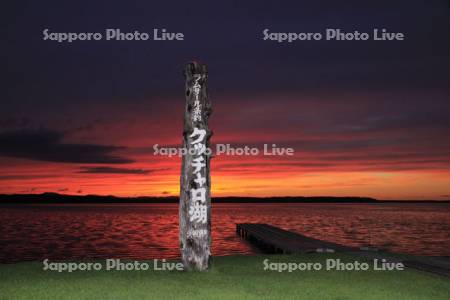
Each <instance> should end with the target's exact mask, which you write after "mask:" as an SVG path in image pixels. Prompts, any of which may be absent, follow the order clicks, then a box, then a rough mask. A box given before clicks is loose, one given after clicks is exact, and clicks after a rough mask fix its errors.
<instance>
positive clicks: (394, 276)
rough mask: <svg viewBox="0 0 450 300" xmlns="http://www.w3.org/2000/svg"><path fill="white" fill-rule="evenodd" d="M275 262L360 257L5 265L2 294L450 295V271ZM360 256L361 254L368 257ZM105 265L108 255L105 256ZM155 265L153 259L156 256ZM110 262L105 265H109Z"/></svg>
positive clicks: (89, 296)
mask: <svg viewBox="0 0 450 300" xmlns="http://www.w3.org/2000/svg"><path fill="white" fill-rule="evenodd" d="M266 258H268V259H269V260H270V262H297V263H300V262H321V263H324V262H325V260H326V259H328V258H339V259H341V260H342V261H345V262H350V261H354V260H355V258H354V257H350V256H346V255H342V254H329V255H328V254H327V255H319V254H310V255H292V256H290V255H284V256H234V257H215V258H214V259H213V265H212V268H211V270H210V271H208V272H204V273H200V272H180V271H154V270H151V271H105V270H101V271H76V272H73V273H58V272H56V271H44V270H43V264H42V263H41V262H25V263H17V264H3V265H0V299H191V300H192V299H259V300H260V299H321V300H322V299H427V300H429V299H449V297H450V280H449V279H448V278H446V277H440V276H437V275H432V274H427V273H421V272H419V271H414V270H405V271H373V270H371V271H325V270H321V271H294V272H291V273H289V272H282V273H280V272H277V271H264V270H263V268H264V264H263V261H264V259H266ZM357 260H359V261H362V260H361V258H358V259H357ZM99 262H101V263H102V264H103V265H104V261H99ZM151 264H152V266H153V262H152V263H151ZM103 269H104V268H103Z"/></svg>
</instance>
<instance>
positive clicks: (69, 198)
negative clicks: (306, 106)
mask: <svg viewBox="0 0 450 300" xmlns="http://www.w3.org/2000/svg"><path fill="white" fill-rule="evenodd" d="M178 202H179V198H178V197H174V196H170V197H153V196H142V197H116V196H101V195H66V194H58V193H43V194H4V195H0V204H2V203H5V204H6V203H12V204H14V203H17V204H40V203H43V204H58V203H61V204H65V203H82V204H89V203H93V204H94V203H178ZM212 202H213V203H261V204H264V203H450V201H447V200H444V201H441V200H378V199H374V198H370V197H332V196H319V197H302V196H292V197H290V196H286V197H214V198H212Z"/></svg>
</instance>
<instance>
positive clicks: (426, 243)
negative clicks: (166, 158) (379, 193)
mask: <svg viewBox="0 0 450 300" xmlns="http://www.w3.org/2000/svg"><path fill="white" fill-rule="evenodd" d="M212 220H213V225H212V226H213V246H212V253H213V255H234V254H245V255H248V254H253V253H258V250H257V249H255V248H253V247H252V246H251V245H249V244H248V243H247V242H245V241H243V240H242V239H241V238H239V237H238V236H237V235H236V233H235V223H245V222H247V223H250V222H259V223H268V224H272V225H275V226H279V227H281V228H284V229H287V230H293V231H296V232H299V233H302V234H304V235H307V236H310V237H314V238H318V239H323V240H327V241H332V242H337V243H341V244H345V245H353V246H362V245H372V246H375V247H378V248H382V249H387V250H391V251H395V252H403V253H411V254H419V255H439V256H449V255H450V251H449V249H450V236H449V233H450V204H442V203H441V204H397V203H395V204H384V203H383V204H213V216H212ZM178 257H179V250H178V205H176V204H89V205H86V204H64V205H53V204H36V205H34V204H33V205H5V204H3V205H0V262H3V263H6V262H16V261H24V260H42V259H44V258H49V259H55V260H59V259H71V260H73V259H94V258H132V259H150V258H178Z"/></svg>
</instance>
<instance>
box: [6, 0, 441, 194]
mask: <svg viewBox="0 0 450 300" xmlns="http://www.w3.org/2000/svg"><path fill="white" fill-rule="evenodd" d="M87 3H89V4H87ZM87 3H83V1H77V2H73V3H71V4H66V3H64V2H62V1H58V2H56V1H55V2H54V3H51V2H49V1H39V2H36V1H28V3H27V4H23V3H21V4H19V3H14V4H11V3H9V4H8V5H10V7H8V9H7V10H5V11H4V12H3V13H4V14H7V15H6V16H3V19H4V20H5V21H6V24H8V25H7V26H6V28H5V29H6V36H5V37H4V42H3V45H2V48H3V49H2V52H3V57H4V60H5V62H6V66H5V67H3V68H2V69H3V72H2V78H1V79H2V82H3V86H4V88H2V97H1V104H2V105H1V109H0V193H43V192H59V193H66V194H79V195H84V194H102V195H105V194H111V195H117V196H142V195H156V196H175V195H178V193H179V175H180V174H179V173H180V168H181V159H180V158H179V157H172V158H168V157H162V156H155V155H153V149H152V147H153V145H154V144H159V145H164V146H170V147H179V146H180V143H181V139H182V136H181V133H182V118H183V109H184V101H185V99H184V79H183V76H182V73H181V72H182V69H183V65H184V64H185V63H186V62H188V61H190V60H193V59H196V60H199V61H201V62H203V63H206V64H207V65H208V68H209V87H208V88H209V92H210V97H211V101H212V105H213V114H212V116H211V119H210V124H209V125H210V128H211V129H212V130H213V131H214V135H213V137H212V142H213V143H214V144H216V143H229V144H231V145H232V146H235V147H238V146H243V145H248V146H251V147H257V148H259V149H262V147H263V144H264V143H268V144H273V143H275V144H277V145H278V146H280V147H290V148H293V149H294V151H295V155H294V156H281V157H271V156H263V155H259V156H234V157H233V156H224V155H222V156H216V157H214V158H213V159H212V163H211V166H212V171H211V176H212V194H213V196H284V195H290V196H294V195H298V196H369V197H375V198H378V199H417V200H424V199H435V200H450V84H449V83H450V75H449V70H450V39H449V37H450V18H449V17H450V5H449V3H448V1H444V0H442V1H437V0H433V1H410V2H408V3H407V4H405V3H406V2H404V3H403V4H402V5H400V4H394V3H391V1H371V3H372V4H370V1H369V2H364V3H363V4H362V2H361V1H346V2H345V3H346V4H342V3H339V4H338V3H336V1H292V2H291V1H287V2H285V3H284V4H282V5H281V4H280V2H277V1H269V2H267V3H264V4H263V3H261V2H260V1H239V2H238V1H226V3H222V4H219V3H215V4H212V3H211V4H207V3H209V2H205V3H203V2H202V3H200V2H199V3H198V4H197V3H192V2H186V3H185V4H180V3H177V4H173V3H170V2H169V1H167V2H164V3H165V4H163V3H162V1H159V2H155V3H151V1H131V2H126V5H125V4H123V6H121V5H119V4H115V3H111V2H110V1H104V2H103V3H101V1H99V2H97V3H96V4H94V3H91V2H87ZM174 5H176V6H177V9H176V10H173V9H172V8H173V6H174ZM45 28H48V29H50V30H51V31H53V32H104V30H105V28H120V29H121V30H122V31H124V32H127V31H133V30H138V31H141V32H152V31H153V28H166V29H167V31H171V32H183V33H184V35H185V41H170V42H158V41H84V42H80V41H78V42H73V43H70V44H69V43H58V42H55V41H44V40H42V36H43V35H42V31H43V30H44V29H45ZM265 28H269V29H270V30H271V31H273V32H289V31H291V32H324V31H325V29H326V28H341V29H342V30H345V31H354V30H358V31H361V32H372V30H373V28H386V29H388V30H389V31H393V32H402V33H404V34H405V35H406V40H405V41H303V42H295V43H291V44H289V43H277V42H273V41H272V42H271V41H263V40H262V37H263V35H262V30H264V29H265Z"/></svg>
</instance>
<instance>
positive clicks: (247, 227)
mask: <svg viewBox="0 0 450 300" xmlns="http://www.w3.org/2000/svg"><path fill="white" fill-rule="evenodd" d="M236 233H237V234H238V235H240V236H241V237H242V238H244V239H246V240H247V241H249V242H250V243H252V244H253V245H255V246H257V247H258V248H260V249H261V250H263V251H264V252H266V253H282V254H295V253H311V252H329V253H330V252H331V253H333V252H345V253H347V254H349V255H355V256H359V257H364V258H365V259H379V260H381V259H384V260H385V261H387V262H402V263H403V264H404V265H405V266H406V267H407V268H413V269H416V270H419V271H424V272H430V273H434V274H439V275H443V276H447V277H450V258H449V257H448V256H444V257H436V256H435V257H420V256H414V255H406V256H405V257H402V256H399V255H394V254H393V253H389V252H386V251H382V252H378V251H374V250H367V249H364V248H354V247H348V246H343V245H340V244H335V243H331V242H327V241H322V240H318V239H314V238H310V237H307V236H304V235H301V234H299V233H295V232H292V231H287V230H284V229H281V228H278V227H275V226H272V225H269V224H258V223H243V224H236Z"/></svg>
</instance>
